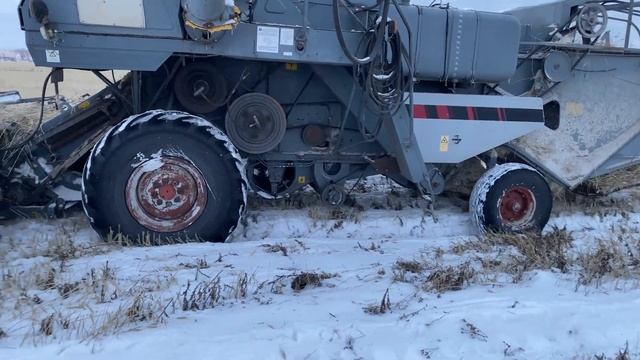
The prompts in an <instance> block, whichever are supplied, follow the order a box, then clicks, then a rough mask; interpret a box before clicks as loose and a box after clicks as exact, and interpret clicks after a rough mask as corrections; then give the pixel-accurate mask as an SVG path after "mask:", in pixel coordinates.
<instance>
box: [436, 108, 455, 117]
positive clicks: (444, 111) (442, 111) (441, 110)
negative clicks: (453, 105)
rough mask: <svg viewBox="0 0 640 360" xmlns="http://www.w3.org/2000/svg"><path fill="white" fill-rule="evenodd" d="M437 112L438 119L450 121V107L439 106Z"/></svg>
mask: <svg viewBox="0 0 640 360" xmlns="http://www.w3.org/2000/svg"><path fill="white" fill-rule="evenodd" d="M436 112H437V113H438V119H449V118H451V116H450V115H449V107H448V106H445V105H437V106H436Z"/></svg>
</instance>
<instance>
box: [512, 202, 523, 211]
mask: <svg viewBox="0 0 640 360" xmlns="http://www.w3.org/2000/svg"><path fill="white" fill-rule="evenodd" d="M511 209H512V210H513V211H515V212H519V211H520V210H522V204H520V203H519V202H514V203H513V205H512V206H511Z"/></svg>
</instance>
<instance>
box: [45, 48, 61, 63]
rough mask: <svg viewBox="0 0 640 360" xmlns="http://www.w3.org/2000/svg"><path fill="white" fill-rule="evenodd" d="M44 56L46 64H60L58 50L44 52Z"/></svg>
mask: <svg viewBox="0 0 640 360" xmlns="http://www.w3.org/2000/svg"><path fill="white" fill-rule="evenodd" d="M44 52H45V55H46V56H47V62H48V63H53V64H59V63H60V50H45V51H44Z"/></svg>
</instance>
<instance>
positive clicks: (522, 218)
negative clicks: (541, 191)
mask: <svg viewBox="0 0 640 360" xmlns="http://www.w3.org/2000/svg"><path fill="white" fill-rule="evenodd" d="M498 208H499V210H500V218H501V219H502V221H503V222H505V223H509V224H519V223H527V222H528V221H530V220H531V219H532V218H533V214H534V213H535V210H536V198H535V196H534V195H533V192H532V191H531V190H530V189H528V188H525V187H521V186H519V187H514V188H511V189H509V190H506V191H505V192H504V193H503V194H502V196H501V197H500V200H499V202H498Z"/></svg>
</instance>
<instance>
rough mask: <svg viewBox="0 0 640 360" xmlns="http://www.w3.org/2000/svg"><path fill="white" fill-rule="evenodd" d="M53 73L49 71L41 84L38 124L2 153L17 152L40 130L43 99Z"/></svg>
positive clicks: (42, 118)
mask: <svg viewBox="0 0 640 360" xmlns="http://www.w3.org/2000/svg"><path fill="white" fill-rule="evenodd" d="M54 71H55V69H51V72H50V73H49V74H48V75H47V77H46V78H45V79H44V83H43V84H42V94H41V96H40V118H39V119H38V124H37V125H36V127H35V128H34V129H33V131H32V132H31V134H29V136H27V137H26V138H25V139H24V140H22V141H21V142H20V143H18V144H15V145H11V146H9V147H6V148H4V149H2V150H3V151H12V150H17V149H19V148H21V147H23V146H25V145H26V144H27V143H29V142H30V141H31V140H33V138H34V137H35V136H36V134H37V133H38V130H39V129H40V126H42V122H43V121H44V99H45V97H46V95H47V85H49V80H51V76H52V75H53V72H54Z"/></svg>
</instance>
